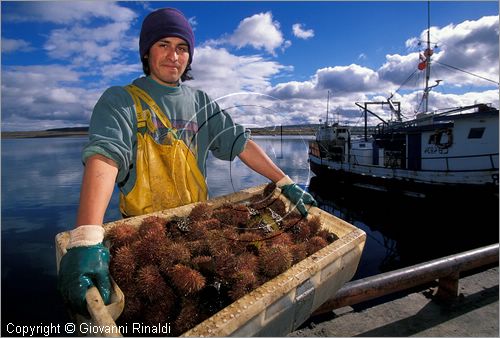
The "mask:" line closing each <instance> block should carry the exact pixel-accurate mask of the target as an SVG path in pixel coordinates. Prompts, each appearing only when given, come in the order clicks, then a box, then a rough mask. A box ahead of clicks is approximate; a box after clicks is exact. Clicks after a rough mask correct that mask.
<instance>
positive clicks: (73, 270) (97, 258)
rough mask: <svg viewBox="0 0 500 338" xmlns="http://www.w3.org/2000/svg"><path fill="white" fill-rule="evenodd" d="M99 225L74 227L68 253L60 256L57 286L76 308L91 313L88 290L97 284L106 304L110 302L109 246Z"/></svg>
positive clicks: (71, 305) (71, 306)
mask: <svg viewBox="0 0 500 338" xmlns="http://www.w3.org/2000/svg"><path fill="white" fill-rule="evenodd" d="M103 237H104V229H103V228H102V227H101V226H100V225H82V226H80V227H78V228H76V229H75V230H73V231H71V238H70V242H69V245H68V250H67V252H66V254H65V255H64V256H63V257H62V259H61V264H60V267H59V276H58V288H59V291H60V292H61V295H62V297H63V300H64V301H65V302H66V303H67V304H68V305H69V306H70V308H71V309H72V310H73V311H76V312H78V313H80V314H82V315H86V316H88V311H87V302H86V300H85V294H86V292H87V289H88V288H90V287H91V286H94V285H95V286H96V287H97V289H98V290H99V292H100V293H101V297H102V299H103V301H104V303H105V304H109V302H110V296H111V281H110V276H109V260H110V256H109V250H108V248H106V247H105V246H104V245H103V243H102V240H103Z"/></svg>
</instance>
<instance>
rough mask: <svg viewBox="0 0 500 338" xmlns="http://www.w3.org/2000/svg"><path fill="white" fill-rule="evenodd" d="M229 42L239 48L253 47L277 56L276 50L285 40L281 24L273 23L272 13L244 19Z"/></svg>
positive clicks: (229, 38) (228, 39)
mask: <svg viewBox="0 0 500 338" xmlns="http://www.w3.org/2000/svg"><path fill="white" fill-rule="evenodd" d="M227 42H229V43H230V44H232V45H234V46H236V47H238V48H242V47H245V46H252V47H253V48H255V49H264V50H266V51H267V52H268V53H270V54H272V55H275V50H276V49H277V48H279V47H281V46H282V44H283V43H284V39H283V34H282V33H281V31H280V24H279V23H278V22H277V21H273V16H272V14H271V12H266V13H259V14H255V15H253V16H251V17H248V18H245V19H243V20H242V21H241V22H240V24H239V25H238V28H237V29H236V30H235V31H234V32H233V34H232V35H231V36H229V37H228V38H227Z"/></svg>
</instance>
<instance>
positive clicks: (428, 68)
mask: <svg viewBox="0 0 500 338" xmlns="http://www.w3.org/2000/svg"><path fill="white" fill-rule="evenodd" d="M424 55H425V57H426V59H425V61H426V63H425V64H426V66H425V89H424V95H425V110H424V112H428V111H429V91H430V88H429V78H430V76H431V55H432V51H431V2H430V0H429V1H427V49H426V50H425V52H424Z"/></svg>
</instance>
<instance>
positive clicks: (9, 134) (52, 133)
mask: <svg viewBox="0 0 500 338" xmlns="http://www.w3.org/2000/svg"><path fill="white" fill-rule="evenodd" d="M249 129H250V130H251V131H252V135H281V131H280V129H279V128H276V129H273V130H269V129H266V128H254V129H252V128H249ZM315 132H316V128H311V127H306V128H293V129H289V128H283V135H314V133H315ZM81 136H88V132H87V131H56V130H40V131H2V139H19V138H45V137H81Z"/></svg>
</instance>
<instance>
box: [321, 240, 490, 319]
mask: <svg viewBox="0 0 500 338" xmlns="http://www.w3.org/2000/svg"><path fill="white" fill-rule="evenodd" d="M498 252H499V244H498V243H496V244H492V245H488V246H485V247H482V248H478V249H474V250H469V251H465V252H462V253H459V254H455V255H451V256H446V257H443V258H438V259H435V260H432V261H429V262H425V263H420V264H417V265H413V266H409V267H406V268H402V269H398V270H394V271H389V272H385V273H381V274H378V275H375V276H370V277H366V278H362V279H358V280H355V281H352V282H349V283H346V284H345V285H344V286H343V287H342V288H341V289H340V290H339V291H337V293H336V294H335V296H334V297H333V298H331V299H329V300H327V301H326V302H325V303H324V304H323V305H321V306H320V307H319V308H318V309H317V310H316V311H315V312H314V313H313V314H312V315H313V316H316V315H321V314H325V313H328V312H331V311H332V310H334V309H337V308H341V307H344V306H349V305H354V304H358V303H361V302H365V301H368V300H372V299H375V298H379V297H382V296H385V295H388V294H391V293H395V292H398V291H403V290H407V289H410V288H413V287H416V286H420V285H423V284H426V283H429V282H433V281H435V280H438V290H437V293H436V297H438V298H440V299H452V298H454V297H457V296H458V292H459V291H458V290H459V289H458V283H459V279H460V273H461V272H464V271H468V270H472V269H475V268H480V267H484V266H487V265H489V264H493V263H497V264H498Z"/></svg>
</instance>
